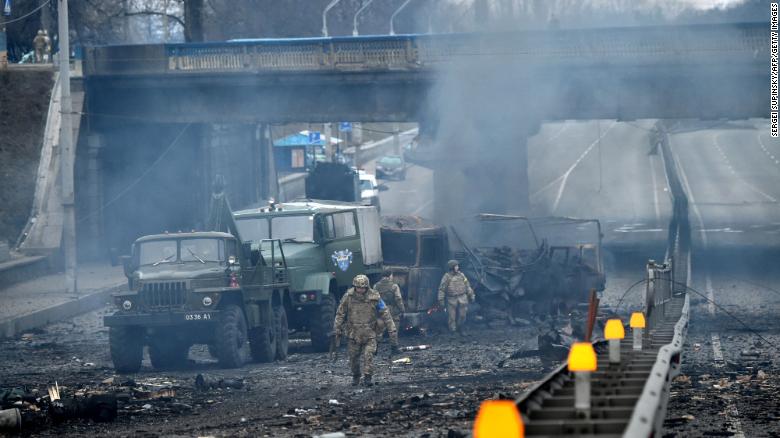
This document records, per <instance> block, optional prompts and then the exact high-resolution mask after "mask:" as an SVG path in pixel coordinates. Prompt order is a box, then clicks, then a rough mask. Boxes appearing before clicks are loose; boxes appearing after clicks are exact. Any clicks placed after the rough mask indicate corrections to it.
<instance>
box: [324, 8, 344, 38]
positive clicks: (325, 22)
mask: <svg viewBox="0 0 780 438" xmlns="http://www.w3.org/2000/svg"><path fill="white" fill-rule="evenodd" d="M340 1H341V0H331V2H330V3H328V6H325V9H324V10H323V11H322V36H324V37H326V36H328V11H330V10H331V9H333V7H334V6H336V5H337V4H338V3H339V2H340Z"/></svg>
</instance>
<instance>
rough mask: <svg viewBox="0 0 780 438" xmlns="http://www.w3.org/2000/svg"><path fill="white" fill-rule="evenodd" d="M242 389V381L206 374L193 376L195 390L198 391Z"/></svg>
mask: <svg viewBox="0 0 780 438" xmlns="http://www.w3.org/2000/svg"><path fill="white" fill-rule="evenodd" d="M243 387H244V381H243V380H240V379H226V378H224V377H218V376H210V375H208V374H198V375H197V376H195V389H197V390H199V391H208V390H209V389H216V388H233V389H241V388H243Z"/></svg>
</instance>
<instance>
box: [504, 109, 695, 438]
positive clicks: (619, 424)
mask: <svg viewBox="0 0 780 438" xmlns="http://www.w3.org/2000/svg"><path fill="white" fill-rule="evenodd" d="M651 141H652V142H653V145H654V146H657V147H658V148H659V152H660V153H661V154H662V157H663V160H664V166H665V170H666V174H667V180H668V183H669V187H670V189H671V196H672V201H673V203H674V209H673V214H672V218H671V221H670V224H669V235H668V242H667V253H666V260H665V261H664V263H656V262H654V261H652V260H650V261H649V262H648V264H647V269H646V275H647V278H646V288H645V303H644V310H645V314H646V320H647V327H646V331H645V333H644V337H643V346H644V348H643V350H641V351H635V350H633V349H632V343H631V341H630V340H628V339H624V340H623V341H621V349H622V351H623V353H622V360H621V363H620V364H619V365H611V364H609V362H608V348H607V343H606V341H604V340H601V339H597V340H595V341H594V342H593V347H594V350H595V351H596V355H597V362H598V370H597V371H596V372H594V373H592V376H591V378H592V389H591V410H590V413H589V414H588V415H585V414H583V413H582V412H579V413H578V412H577V411H576V410H575V409H574V376H573V375H572V373H570V372H569V371H568V363H563V364H561V365H560V366H558V367H557V368H556V369H555V370H553V371H552V372H551V373H550V374H548V375H547V376H546V377H545V378H544V379H542V380H541V381H540V382H539V383H537V384H536V385H534V386H533V387H531V388H530V389H529V390H528V391H527V392H526V393H525V394H523V395H522V396H521V397H520V398H518V399H517V400H515V404H516V405H517V407H518V410H519V412H520V413H521V416H522V418H523V422H524V423H525V435H526V436H565V435H587V436H613V437H619V436H623V437H631V438H634V437H655V436H661V435H662V427H663V421H664V418H665V416H666V409H667V405H668V401H669V392H670V387H671V384H672V381H673V380H674V378H675V377H677V376H678V375H679V373H680V367H681V365H682V349H683V345H684V342H685V336H686V334H687V330H688V321H689V310H690V301H689V297H688V295H687V293H686V289H685V285H686V284H688V282H689V276H688V272H689V267H690V226H689V222H688V217H687V215H688V201H687V197H686V195H685V192H684V191H683V190H682V184H680V181H679V179H678V177H677V175H678V173H677V165H676V163H675V162H674V160H673V156H672V154H671V150H670V148H669V143H668V140H667V137H666V129H665V128H664V126H663V124H662V123H661V122H659V123H658V124H657V125H656V129H655V135H654V136H652V137H651Z"/></svg>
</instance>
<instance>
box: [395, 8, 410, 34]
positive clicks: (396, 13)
mask: <svg viewBox="0 0 780 438" xmlns="http://www.w3.org/2000/svg"><path fill="white" fill-rule="evenodd" d="M411 1H412V0H406V1H405V2H403V4H401V6H400V7H399V8H398V9H396V10H395V12H393V15H391V16H390V35H395V27H394V26H393V22H394V21H395V16H396V15H398V13H399V12H401V11H402V10H403V9H404V8H405V7H406V5H408V4H409V3H410V2H411Z"/></svg>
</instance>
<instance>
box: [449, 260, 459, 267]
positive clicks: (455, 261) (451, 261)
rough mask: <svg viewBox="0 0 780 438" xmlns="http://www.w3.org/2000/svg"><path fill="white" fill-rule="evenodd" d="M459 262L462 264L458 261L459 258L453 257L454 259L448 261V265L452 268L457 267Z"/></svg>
mask: <svg viewBox="0 0 780 438" xmlns="http://www.w3.org/2000/svg"><path fill="white" fill-rule="evenodd" d="M459 264H460V262H458V261H457V260H455V259H453V260H450V261H448V262H447V267H448V268H450V269H455V266H458V265H459Z"/></svg>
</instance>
